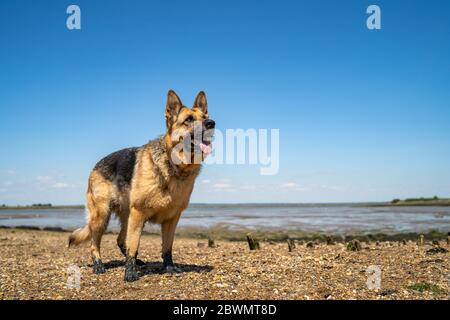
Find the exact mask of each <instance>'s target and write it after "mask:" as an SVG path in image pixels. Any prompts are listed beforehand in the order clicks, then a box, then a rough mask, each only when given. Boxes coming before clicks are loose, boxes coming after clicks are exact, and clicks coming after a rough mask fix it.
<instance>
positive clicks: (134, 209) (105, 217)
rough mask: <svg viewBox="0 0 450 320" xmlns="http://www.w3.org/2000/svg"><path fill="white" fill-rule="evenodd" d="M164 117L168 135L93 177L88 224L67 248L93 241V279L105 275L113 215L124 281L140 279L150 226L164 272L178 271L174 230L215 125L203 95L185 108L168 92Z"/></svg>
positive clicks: (116, 158) (127, 152)
mask: <svg viewBox="0 0 450 320" xmlns="http://www.w3.org/2000/svg"><path fill="white" fill-rule="evenodd" d="M165 117H166V126H167V130H166V133H165V135H163V136H161V137H159V138H157V139H155V140H152V141H150V142H149V143H147V144H145V145H143V146H141V147H135V148H128V149H123V150H120V151H117V152H114V153H112V154H110V155H108V156H106V157H105V158H103V159H102V160H100V161H99V162H98V163H97V164H96V166H95V167H94V169H93V170H92V172H91V174H90V176H89V181H88V189H87V194H86V197H87V209H88V214H87V223H86V226H85V227H83V228H80V229H77V230H75V231H74V232H73V233H72V234H71V235H70V237H69V247H70V246H72V245H78V244H80V243H83V242H85V241H88V240H91V254H92V259H93V270H94V273H97V274H101V273H104V272H105V267H104V265H103V263H102V260H101V256H100V242H101V239H102V236H103V233H104V232H105V230H106V228H107V226H108V222H109V218H110V216H111V213H112V212H114V213H115V214H116V215H117V216H118V218H119V221H120V225H121V229H120V232H119V235H118V237H117V245H118V246H119V249H120V251H121V252H122V254H123V255H124V256H125V259H126V260H125V261H126V262H125V281H135V280H137V279H138V269H137V263H138V262H139V260H137V254H138V247H139V240H140V237H141V232H142V229H143V227H144V224H145V222H147V221H149V222H151V223H156V224H161V234H162V259H163V266H164V268H165V270H166V271H169V272H179V271H180V270H179V269H178V268H177V267H176V266H175V265H174V263H173V260H172V244H173V240H174V235H175V228H176V226H177V223H178V220H179V219H180V215H181V213H182V212H183V210H184V209H185V208H186V207H187V206H188V204H189V199H190V196H191V193H192V190H193V187H194V182H195V179H196V177H197V176H198V174H199V172H200V169H201V163H202V161H203V160H204V158H205V157H206V155H207V154H208V153H210V152H211V137H212V134H213V131H214V128H215V122H214V121H213V120H211V119H209V116H208V103H207V100H206V95H205V93H204V92H203V91H201V92H200V93H199V94H198V95H197V97H196V99H195V102H194V105H193V107H192V108H187V107H185V106H184V105H183V104H182V102H181V100H180V98H179V97H178V96H177V94H176V93H175V92H174V91H172V90H170V91H169V93H168V97H167V105H166V111H165ZM198 129H199V130H200V131H201V132H200V134H198V133H197V132H198ZM186 150H187V151H186Z"/></svg>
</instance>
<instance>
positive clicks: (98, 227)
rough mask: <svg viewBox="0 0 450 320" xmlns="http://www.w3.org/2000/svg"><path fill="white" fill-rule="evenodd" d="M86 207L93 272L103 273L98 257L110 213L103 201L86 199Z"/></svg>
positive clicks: (103, 268) (102, 266) (101, 263)
mask: <svg viewBox="0 0 450 320" xmlns="http://www.w3.org/2000/svg"><path fill="white" fill-rule="evenodd" d="M88 207H89V212H90V215H89V217H90V219H89V229H90V231H91V237H92V242H91V255H92V261H93V271H94V273H96V274H101V273H105V267H104V265H103V262H102V259H101V256H100V243H101V241H102V236H103V233H104V232H105V230H106V228H107V226H108V222H109V217H110V215H111V212H110V210H109V203H106V202H103V201H96V202H95V203H94V201H93V199H92V198H91V199H89V197H88Z"/></svg>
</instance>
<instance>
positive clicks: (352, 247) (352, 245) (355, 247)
mask: <svg viewBox="0 0 450 320" xmlns="http://www.w3.org/2000/svg"><path fill="white" fill-rule="evenodd" d="M361 249H362V246H361V242H359V240H357V239H354V240H352V241H350V242H349V243H347V250H348V251H361Z"/></svg>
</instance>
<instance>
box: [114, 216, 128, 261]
mask: <svg viewBox="0 0 450 320" xmlns="http://www.w3.org/2000/svg"><path fill="white" fill-rule="evenodd" d="M117 216H118V217H119V221H120V232H119V235H118V236H117V246H118V247H119V249H120V252H122V254H123V255H124V256H125V257H126V256H127V246H126V240H127V228H128V217H129V211H128V210H127V211H126V210H121V211H119V212H118V213H117Z"/></svg>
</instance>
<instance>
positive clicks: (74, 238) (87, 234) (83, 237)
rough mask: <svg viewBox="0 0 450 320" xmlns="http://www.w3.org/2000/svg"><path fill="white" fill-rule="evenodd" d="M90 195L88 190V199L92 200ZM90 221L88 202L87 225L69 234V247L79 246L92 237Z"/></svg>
mask: <svg viewBox="0 0 450 320" xmlns="http://www.w3.org/2000/svg"><path fill="white" fill-rule="evenodd" d="M89 196H90V193H89V192H88V200H91V199H90V198H89ZM89 222H90V214H89V209H88V205H87V204H86V225H85V226H84V227H83V228H79V229H77V230H75V231H74V232H72V234H71V235H70V236H69V243H68V245H67V247H68V248H70V247H72V246H77V245H79V244H82V243H84V242H86V241H88V240H90V239H91V228H90V227H89Z"/></svg>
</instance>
